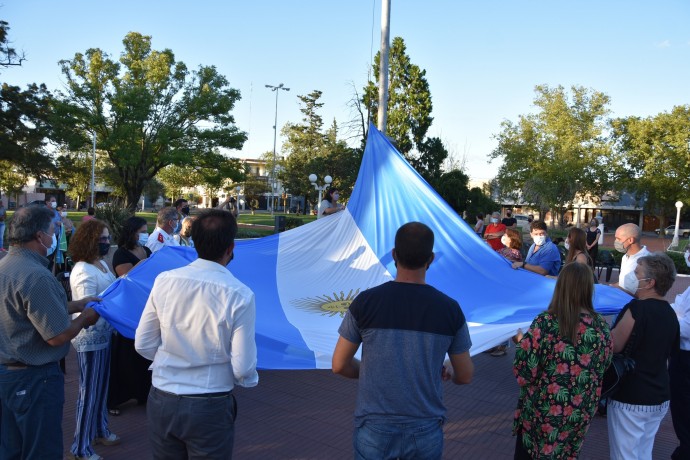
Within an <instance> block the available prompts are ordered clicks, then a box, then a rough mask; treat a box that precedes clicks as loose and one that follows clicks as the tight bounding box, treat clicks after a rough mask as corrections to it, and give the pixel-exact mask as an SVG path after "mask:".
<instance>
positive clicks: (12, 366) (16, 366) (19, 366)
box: [2, 361, 30, 371]
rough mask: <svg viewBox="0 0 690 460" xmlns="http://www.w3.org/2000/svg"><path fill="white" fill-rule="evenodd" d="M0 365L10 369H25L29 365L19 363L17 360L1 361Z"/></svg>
mask: <svg viewBox="0 0 690 460" xmlns="http://www.w3.org/2000/svg"><path fill="white" fill-rule="evenodd" d="M2 365H3V366H5V367H6V368H7V369H8V370H11V371H13V370H16V369H26V368H27V367H30V366H29V365H28V364H24V363H20V362H19V361H14V362H11V363H2Z"/></svg>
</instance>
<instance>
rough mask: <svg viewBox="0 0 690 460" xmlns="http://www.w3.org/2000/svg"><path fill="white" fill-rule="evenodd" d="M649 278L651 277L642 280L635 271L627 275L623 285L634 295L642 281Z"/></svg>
mask: <svg viewBox="0 0 690 460" xmlns="http://www.w3.org/2000/svg"><path fill="white" fill-rule="evenodd" d="M647 279H649V278H642V279H641V280H638V279H637V275H635V272H634V271H633V272H630V273H628V274H627V275H625V277H624V278H623V284H621V287H622V288H623V289H625V290H626V291H628V292H630V293H632V294H633V295H634V294H636V293H637V291H638V290H639V289H640V281H644V280H647Z"/></svg>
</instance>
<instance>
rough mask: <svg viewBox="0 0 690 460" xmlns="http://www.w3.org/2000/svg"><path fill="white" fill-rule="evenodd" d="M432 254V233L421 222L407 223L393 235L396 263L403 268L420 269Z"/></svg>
mask: <svg viewBox="0 0 690 460" xmlns="http://www.w3.org/2000/svg"><path fill="white" fill-rule="evenodd" d="M433 253H434V232H433V231H431V229H430V228H429V227H427V226H426V225H424V224H423V223H421V222H408V223H406V224H405V225H403V226H402V227H400V228H399V229H398V231H397V233H396V234H395V257H396V262H397V263H398V264H400V265H402V266H403V267H405V268H409V269H412V270H414V269H417V268H421V267H423V266H424V265H426V264H427V263H428V262H429V259H431V255H432V254H433Z"/></svg>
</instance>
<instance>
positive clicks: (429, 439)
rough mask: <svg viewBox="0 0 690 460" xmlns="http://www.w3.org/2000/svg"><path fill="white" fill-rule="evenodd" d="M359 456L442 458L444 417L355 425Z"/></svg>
mask: <svg viewBox="0 0 690 460" xmlns="http://www.w3.org/2000/svg"><path fill="white" fill-rule="evenodd" d="M353 444H354V450H355V459H357V460H373V459H389V458H391V459H392V458H400V459H429V460H431V459H440V458H441V456H442V454H443V427H442V424H441V420H429V419H427V420H418V421H408V422H397V423H396V422H384V421H365V422H364V423H363V424H362V425H361V426H358V427H355V432H354V436H353Z"/></svg>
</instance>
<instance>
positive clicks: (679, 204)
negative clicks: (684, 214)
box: [676, 201, 683, 209]
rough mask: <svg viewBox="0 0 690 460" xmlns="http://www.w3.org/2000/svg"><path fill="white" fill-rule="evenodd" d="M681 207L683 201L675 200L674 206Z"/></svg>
mask: <svg viewBox="0 0 690 460" xmlns="http://www.w3.org/2000/svg"><path fill="white" fill-rule="evenodd" d="M682 207H683V202H682V201H676V208H678V209H680V208H682Z"/></svg>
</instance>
